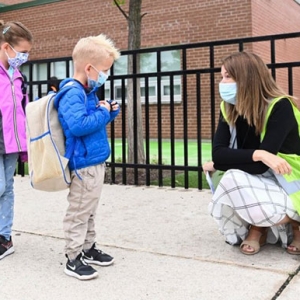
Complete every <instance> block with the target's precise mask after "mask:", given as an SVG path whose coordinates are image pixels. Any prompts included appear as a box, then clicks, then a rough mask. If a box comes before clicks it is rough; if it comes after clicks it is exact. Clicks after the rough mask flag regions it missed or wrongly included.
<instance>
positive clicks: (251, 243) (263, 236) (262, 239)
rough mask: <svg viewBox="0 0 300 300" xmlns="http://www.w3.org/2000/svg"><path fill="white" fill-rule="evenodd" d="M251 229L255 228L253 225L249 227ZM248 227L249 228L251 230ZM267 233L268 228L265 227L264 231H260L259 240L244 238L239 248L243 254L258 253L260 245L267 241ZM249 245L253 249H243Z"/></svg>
mask: <svg viewBox="0 0 300 300" xmlns="http://www.w3.org/2000/svg"><path fill="white" fill-rule="evenodd" d="M251 229H252V230H256V229H254V228H253V227H251ZM251 229H250V230H251ZM267 233H268V228H265V230H264V232H262V234H261V237H260V239H259V241H256V240H247V239H245V240H244V241H243V242H242V243H241V245H240V250H241V252H242V253H243V254H245V255H254V254H256V253H258V252H259V251H260V247H262V246H264V245H265V244H266V241H267ZM245 245H247V246H250V247H251V248H253V249H254V251H252V252H249V251H245V250H244V246H245Z"/></svg>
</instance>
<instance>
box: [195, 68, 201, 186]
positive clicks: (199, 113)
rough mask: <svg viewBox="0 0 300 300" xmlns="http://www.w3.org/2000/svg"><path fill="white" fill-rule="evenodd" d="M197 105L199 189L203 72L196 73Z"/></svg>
mask: <svg viewBox="0 0 300 300" xmlns="http://www.w3.org/2000/svg"><path fill="white" fill-rule="evenodd" d="M196 102H197V103H196V107H197V137H198V138H197V162H198V166H199V170H198V189H200V190H201V189H202V167H201V168H200V166H202V140H201V137H202V135H201V132H202V127H201V74H200V73H197V74H196Z"/></svg>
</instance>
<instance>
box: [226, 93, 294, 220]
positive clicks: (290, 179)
mask: <svg viewBox="0 0 300 300" xmlns="http://www.w3.org/2000/svg"><path fill="white" fill-rule="evenodd" d="M282 98H286V96H283V97H278V98H274V99H273V101H272V102H271V103H270V105H269V107H268V110H267V113H266V118H265V123H264V126H263V130H262V132H261V134H260V140H261V141H262V140H263V138H264V136H265V134H266V127H267V123H268V119H269V117H270V114H271V112H272V109H273V107H274V105H275V104H276V103H277V102H278V101H279V100H280V99H282ZM291 104H292V107H293V112H294V115H295V118H296V121H297V123H298V133H299V138H300V111H299V109H298V108H297V107H296V106H295V105H294V103H293V102H292V101H291ZM221 112H222V115H223V117H224V119H225V121H227V117H226V109H225V103H224V101H222V102H221ZM277 155H278V156H280V157H282V158H283V159H285V160H286V161H287V162H288V163H289V164H290V165H291V167H292V173H291V174H289V175H288V174H286V175H277V174H275V173H274V175H275V177H276V178H277V180H278V182H279V184H280V185H281V186H282V188H283V189H284V190H285V191H286V193H287V194H288V195H289V197H290V198H291V200H292V202H293V206H294V208H295V210H296V211H297V212H298V214H300V156H299V155H297V154H286V153H280V152H278V153H277Z"/></svg>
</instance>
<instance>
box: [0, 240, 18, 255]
mask: <svg viewBox="0 0 300 300" xmlns="http://www.w3.org/2000/svg"><path fill="white" fill-rule="evenodd" d="M14 252H15V249H14V246H13V243H12V240H11V237H10V239H9V241H8V240H6V239H5V238H4V236H2V235H0V259H2V258H4V257H5V256H7V255H9V254H12V253H14Z"/></svg>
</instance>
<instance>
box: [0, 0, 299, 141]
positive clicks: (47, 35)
mask: <svg viewBox="0 0 300 300" xmlns="http://www.w3.org/2000/svg"><path fill="white" fill-rule="evenodd" d="M125 2H126V4H125V5H123V6H122V7H123V8H124V9H125V10H126V11H127V10H128V2H129V0H125ZM283 2H284V3H283ZM142 12H143V13H147V14H146V15H145V16H144V17H143V22H142V47H153V46H160V45H172V44H186V43H195V42H202V41H214V40H224V39H231V38H237V37H249V36H252V35H254V36H259V35H267V34H274V33H284V32H293V31H297V30H298V31H299V28H300V7H299V6H298V5H297V4H296V3H295V2H294V0H285V1H278V0H264V1H261V0H226V1H224V0H214V1H207V0H189V1H186V0H177V1H176V2H174V1H171V0H164V1H161V0H144V1H143V5H142ZM0 19H4V20H5V21H8V20H19V21H21V22H23V23H24V24H25V25H26V26H28V27H29V28H30V29H31V30H32V32H33V34H34V38H35V44H34V47H33V50H32V52H31V55H30V57H31V59H42V58H51V57H64V56H70V55H71V52H72V49H73V47H74V45H75V43H76V42H77V41H78V39H79V38H80V37H83V36H87V35H97V34H99V33H101V32H102V33H105V34H107V35H108V36H109V37H111V38H112V39H113V40H114V41H115V42H116V45H117V46H118V47H119V48H120V49H121V50H124V49H126V48H127V23H126V20H125V18H124V16H123V15H122V14H121V13H120V12H119V10H118V9H117V7H116V6H115V5H113V1H112V0H106V1H99V0H89V1H85V0H65V1H61V2H55V3H51V4H45V5H40V6H35V7H31V8H27V9H21V10H15V11H10V12H6V13H0ZM298 40H299V39H298ZM278 44H280V43H278ZM281 44H282V45H278V47H279V48H278V49H279V52H278V58H277V57H276V60H277V59H278V61H284V59H286V60H298V61H299V60H300V58H299V53H300V51H299V41H297V42H294V44H292V45H291V44H290V42H289V41H286V42H281ZM294 45H296V46H295V47H294ZM291 48H294V49H293V50H292V51H291V52H290V50H291ZM246 49H247V50H252V45H249V46H247V47H246ZM287 50H288V51H289V53H290V54H288V55H287ZM233 51H238V48H237V47H236V46H232V47H224V46H223V47H221V46H220V47H216V49H215V54H216V59H215V66H216V67H219V66H220V59H221V58H222V57H224V56H226V55H227V54H229V53H231V52H233ZM253 51H255V52H257V53H258V54H260V55H261V56H262V57H263V58H264V59H265V61H266V62H268V58H269V55H268V54H267V53H268V52H267V51H268V46H267V45H263V43H261V44H260V45H258V46H253ZM187 67H188V68H205V67H209V49H208V48H205V49H202V50H188V51H187ZM280 73H282V72H278V73H277V75H278V80H279V81H280V82H281V81H282V80H281V78H282V75H281V74H280ZM299 78H300V77H299V73H297V72H295V78H294V83H295V84H294V88H296V86H299V88H300V84H299ZM215 82H216V83H218V82H219V76H218V75H216V79H215ZM209 84H210V79H209V77H208V75H203V76H201V97H202V106H201V124H202V128H203V129H202V136H203V137H205V138H209V137H210V135H211V132H210V122H211V121H210V100H211V99H210V87H209ZM285 84H286V83H284V82H283V81H282V85H283V87H285V86H284V85H285ZM215 93H216V102H217V103H216V107H218V105H219V97H218V85H217V84H216V90H215ZM297 94H298V87H297ZM195 99H196V90H195V79H194V76H189V80H188V98H187V101H188V124H189V125H188V126H189V127H188V134H189V137H190V138H196V137H197V130H196V122H197V115H196V109H197V107H196V103H195ZM182 107H183V104H179V105H176V113H175V124H176V128H175V132H176V137H177V138H182V137H183V128H182V123H183V112H182ZM150 114H151V120H152V124H151V126H150V128H151V136H152V137H156V134H157V124H156V119H155V116H156V114H157V108H156V106H155V105H152V106H151V107H150ZM162 114H163V118H162V119H163V120H164V126H163V128H164V137H168V136H169V132H170V128H169V121H168V120H169V119H170V112H169V107H168V105H165V106H163V109H162ZM217 115H218V113H217ZM120 122H121V118H118V120H117V122H116V127H117V129H118V131H119V130H120Z"/></svg>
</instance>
